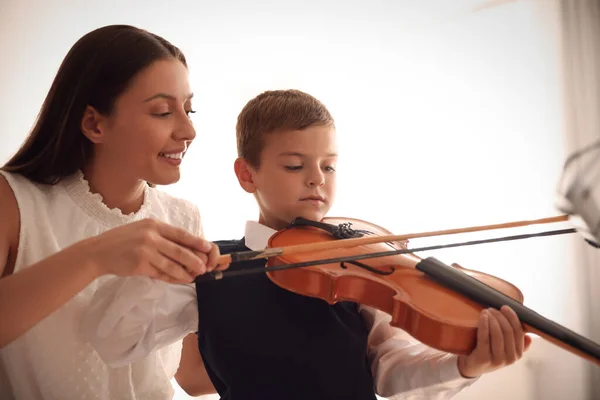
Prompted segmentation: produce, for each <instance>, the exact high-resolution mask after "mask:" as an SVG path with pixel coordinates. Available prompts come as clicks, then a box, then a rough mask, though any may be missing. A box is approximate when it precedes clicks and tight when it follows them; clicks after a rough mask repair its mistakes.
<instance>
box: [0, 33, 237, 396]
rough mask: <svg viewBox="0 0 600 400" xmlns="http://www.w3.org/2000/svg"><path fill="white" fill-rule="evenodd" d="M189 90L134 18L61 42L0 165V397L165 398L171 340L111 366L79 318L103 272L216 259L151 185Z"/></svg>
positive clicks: (151, 272)
mask: <svg viewBox="0 0 600 400" xmlns="http://www.w3.org/2000/svg"><path fill="white" fill-rule="evenodd" d="M191 98H192V93H191V91H190V87H189V82H188V73H187V65H186V60H185V57H184V55H183V54H182V53H181V51H180V50H179V49H178V48H177V47H175V46H173V45H172V44H171V43H169V42H168V41H166V40H165V39H163V38H161V37H159V36H157V35H154V34H152V33H149V32H146V31H144V30H141V29H138V28H135V27H131V26H123V25H118V26H106V27H103V28H100V29H97V30H95V31H92V32H90V33H88V34H86V35H85V36H83V37H82V38H81V39H80V40H79V41H78V42H77V43H75V45H74V46H73V47H72V48H71V50H70V51H69V53H68V54H67V56H66V58H65V59H64V61H63V63H62V65H61V66H60V68H59V70H58V73H57V75H56V77H55V79H54V82H53V83H52V86H51V88H50V91H49V93H48V95H47V97H46V99H45V101H44V104H43V105H42V108H41V111H40V114H39V117H38V120H37V122H36V124H35V126H34V127H33V129H32V131H31V133H30V135H29V137H28V138H27V139H26V141H25V143H24V144H23V146H22V147H21V149H20V150H19V151H18V152H17V153H16V154H15V155H14V156H13V157H12V158H11V159H10V160H9V161H8V162H7V163H6V164H5V165H4V167H3V168H2V169H1V170H0V221H3V222H2V223H1V224H0V273H1V276H2V278H1V279H0V397H1V398H2V399H10V398H16V399H28V400H36V399H61V400H66V399H78V400H80V399H85V398H90V399H91V398H98V399H117V398H118V399H140V398H144V399H149V398H152V399H167V398H171V397H172V395H173V389H172V387H171V384H170V380H171V378H172V377H173V376H174V374H175V372H176V370H177V367H178V365H179V358H180V354H181V342H178V343H176V344H175V345H173V346H169V347H166V348H164V349H160V350H157V351H155V352H153V353H151V354H150V355H149V356H148V357H145V358H143V359H142V360H141V361H139V362H136V363H133V364H129V365H124V366H121V367H119V368H114V369H111V368H108V367H107V366H106V365H105V364H104V363H103V362H102V360H101V359H100V358H99V357H98V355H97V354H96V353H95V352H94V351H93V349H92V348H91V347H90V346H89V344H87V343H86V342H85V341H84V340H83V339H82V338H81V336H80V335H79V332H78V327H79V325H80V323H79V318H80V315H81V314H82V312H83V311H84V310H85V309H86V306H87V304H88V301H89V299H90V297H91V296H92V295H93V293H94V292H95V291H96V290H97V289H98V288H99V287H100V286H101V285H102V284H103V282H105V281H106V280H107V279H111V278H110V276H109V275H118V276H131V275H143V276H147V277H152V278H159V279H161V280H163V281H166V282H169V283H188V282H191V281H192V280H193V278H194V277H195V276H197V275H198V274H202V273H204V272H206V271H207V270H208V271H211V270H213V269H214V268H215V266H216V259H217V258H218V256H219V251H218V248H217V247H216V246H214V245H212V244H211V243H210V242H207V241H205V240H203V239H201V238H200V236H201V222H200V215H199V212H198V209H197V208H196V207H195V206H193V205H192V204H190V203H189V202H187V201H184V200H181V199H176V198H173V197H171V196H169V195H167V194H166V193H164V192H161V191H159V190H157V189H156V188H154V185H167V184H171V183H174V182H176V181H177V180H178V179H179V173H180V171H179V165H180V164H181V162H182V159H183V157H184V155H185V152H186V150H187V148H188V147H189V145H190V143H191V142H192V140H193V139H194V137H195V131H194V128H193V126H192V123H191V121H190V119H189V114H190V113H191V112H193V110H192V105H191ZM222 267H226V266H222ZM222 267H220V268H222ZM148 279H150V278H148Z"/></svg>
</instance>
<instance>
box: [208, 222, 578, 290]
mask: <svg viewBox="0 0 600 400" xmlns="http://www.w3.org/2000/svg"><path fill="white" fill-rule="evenodd" d="M575 232H576V229H575V228H569V229H558V230H552V231H544V232H537V233H526V234H520V235H512V236H503V237H498V238H490V239H479V240H470V241H466V242H456V243H448V244H439V245H432V246H423V247H416V248H413V249H401V250H390V251H383V252H376V253H369V254H358V255H354V256H345V257H335V258H327V259H321V260H313V261H303V262H299V263H292V264H285V265H275V266H270V267H266V268H265V267H260V268H248V269H242V270H236V271H212V272H208V273H206V274H204V275H199V276H198V277H197V278H196V281H210V280H219V279H223V278H225V277H236V276H244V275H252V274H257V273H263V272H268V271H281V270H286V269H293V268H301V267H309V266H312V265H321V264H333V263H339V262H347V261H356V260H364V259H369V258H379V257H387V256H393V255H398V254H412V253H417V252H423V251H431V250H440V249H447V248H452V247H462V246H473V245H476V244H485V243H496V242H505V241H513V240H521V239H529V238H534V237H543V236H555V235H564V234H567V233H575Z"/></svg>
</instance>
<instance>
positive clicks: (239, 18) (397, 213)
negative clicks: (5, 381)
mask: <svg viewBox="0 0 600 400" xmlns="http://www.w3.org/2000/svg"><path fill="white" fill-rule="evenodd" d="M121 3H122V2H120V1H115V0H105V1H102V2H100V1H92V0H86V1H85V2H73V1H66V0H54V1H52V2H45V1H41V0H27V1H18V0H2V2H1V3H0V54H2V62H1V63H0V87H2V92H1V94H0V120H1V121H2V122H3V127H4V128H3V129H4V130H3V132H2V133H0V161H4V160H6V159H7V158H8V157H9V156H10V154H12V152H14V151H15V150H16V148H17V147H18V145H19V144H20V142H21V141H22V140H23V139H24V137H25V135H26V133H27V131H28V129H29V128H30V126H31V125H32V123H33V120H34V118H35V116H36V114H37V111H38V109H39V106H40V105H41V102H42V100H43V98H44V96H45V93H46V91H47V90H48V88H49V85H50V82H51V80H52V78H53V76H54V74H55V72H56V69H57V68H58V65H59V63H60V61H61V60H62V58H63V57H64V55H65V54H66V52H67V51H68V49H69V47H70V46H71V45H72V44H73V43H74V42H75V40H77V39H78V38H79V37H80V36H81V35H82V34H84V33H86V32H88V31H90V30H92V29H94V28H96V27H98V26H101V25H106V24H113V23H128V24H133V25H137V26H140V27H143V28H146V29H148V30H151V31H154V32H156V33H158V34H161V35H164V36H165V37H166V38H167V39H169V40H171V41H172V42H173V43H175V44H176V45H178V46H180V47H181V48H182V49H183V50H184V52H185V53H186V56H187V58H188V60H189V64H190V71H191V75H192V80H193V82H192V83H193V86H194V90H195V92H196V94H197V96H196V98H195V108H196V109H197V110H198V113H197V114H195V123H196V126H197V129H198V134H199V136H198V138H197V139H196V142H195V144H194V146H193V147H192V149H191V150H190V152H189V154H188V156H187V158H186V160H185V163H184V166H183V169H184V178H183V179H182V181H181V182H180V183H178V184H177V185H174V186H173V187H169V188H167V190H169V191H170V192H172V193H175V194H178V195H181V196H183V197H187V198H189V199H192V200H193V201H195V202H197V203H198V204H199V205H200V207H201V210H202V212H203V215H204V217H203V218H204V225H205V230H206V232H207V235H208V236H209V238H210V239H218V238H237V237H240V236H241V235H242V233H243V221H244V220H245V219H249V218H255V217H256V214H257V211H256V207H255V205H254V203H253V200H252V198H251V197H248V196H246V195H245V193H244V192H243V191H242V190H241V189H239V187H238V186H237V182H236V180H235V177H234V174H233V166H232V163H233V160H234V158H235V137H234V135H235V133H234V127H235V119H236V117H237V114H238V112H239V111H240V110H241V108H242V107H243V105H244V104H245V102H246V101H248V100H249V99H250V98H252V97H253V96H255V95H256V94H258V93H259V92H260V91H263V90H267V89H275V88H298V89H301V90H305V91H308V92H310V93H312V94H313V95H315V96H317V97H318V98H320V99H321V100H322V101H324V102H325V103H326V104H327V105H328V107H329V108H330V110H331V112H332V113H333V114H334V117H335V118H336V120H337V126H338V131H339V140H340V150H341V152H342V159H341V161H340V163H339V166H338V171H339V172H338V174H339V183H340V188H339V194H338V203H337V204H336V205H335V206H334V209H333V210H332V215H338V216H348V217H356V218H361V219H364V220H367V221H371V222H374V223H377V224H379V225H382V226H384V227H386V228H388V229H389V230H391V231H393V232H396V233H407V232H414V231H424V230H434V229H443V228H451V227H460V226H469V225H479V224H488V223H497V222H505V221H509V220H519V219H533V218H540V217H545V216H552V215H556V214H557V211H556V209H555V208H554V194H555V186H556V183H557V181H558V177H559V175H560V168H561V166H562V162H563V159H564V154H563V145H562V142H563V140H562V114H561V113H562V110H561V100H560V97H559V95H560V90H559V73H558V69H557V60H556V59H555V57H556V50H555V45H554V43H553V41H552V39H553V38H552V36H551V34H550V33H549V31H548V29H549V28H548V26H547V24H546V23H545V21H541V19H540V16H539V14H538V13H537V10H536V7H535V4H534V3H533V2H531V1H518V2H512V3H510V2H508V3H507V5H505V6H501V7H495V8H492V9H488V10H486V11H482V12H479V13H470V12H469V7H471V6H472V5H474V4H477V3H481V1H476V0H460V1H456V0H454V1H452V2H448V1H445V0H439V1H431V0H429V1H420V2H417V1H406V0H404V1H392V0H389V1H382V0H371V1H369V2H364V1H363V2H360V1H356V0H353V1H343V2H342V1H339V2H333V1H316V0H311V1H309V2H303V5H302V6H300V5H299V4H300V3H298V2H275V1H266V0H261V1H253V2H242V1H237V2H234V1H220V2H218V3H217V2H212V3H209V2H206V1H194V2H192V1H188V2H185V1H171V2H163V1H161V2H158V1H143V2H142V1H131V2H127V3H126V4H127V5H123V4H125V3H123V4H121ZM219 182H220V183H219ZM232 196H233V197H237V198H238V199H236V204H237V207H235V208H234V209H225V208H224V207H223V198H225V197H232ZM544 228H547V227H539V229H544ZM521 231H522V230H521ZM521 231H520V232H521ZM509 233H514V232H501V234H509ZM476 236H477V235H469V236H468V237H469V238H473V237H476ZM488 236H489V235H488ZM478 237H481V235H480V236H478ZM452 239H460V240H462V239H464V237H460V238H458V237H457V238H452ZM436 240H438V239H436ZM444 240H450V238H449V239H444ZM574 240H575V239H573V238H572V237H554V238H544V239H530V240H527V241H520V242H508V243H500V244H487V245H482V246H478V247H463V248H458V249H454V250H446V251H438V252H432V253H430V254H431V255H434V256H437V257H438V258H440V259H441V260H443V261H445V262H447V263H451V262H459V263H460V264H462V265H463V266H465V267H468V268H473V269H477V270H481V271H484V272H487V273H490V274H493V275H497V276H499V277H502V278H504V279H506V280H508V281H511V282H513V283H514V284H516V285H517V286H518V287H519V288H521V290H522V291H523V293H524V294H525V299H526V305H528V306H529V307H531V308H533V309H535V310H536V311H538V312H540V313H541V314H543V315H545V316H547V317H548V318H550V319H553V320H555V321H556V322H558V323H560V324H563V325H565V326H568V327H570V328H571V329H573V330H575V331H577V332H581V333H583V334H587V333H588V332H586V323H585V315H584V314H583V313H582V312H581V311H579V310H581V306H582V304H581V296H580V292H581V290H580V288H581V284H582V283H581V282H580V281H579V278H578V276H577V274H575V273H573V270H572V268H571V264H572V262H573V259H574V254H573V251H572V245H573V241H574ZM433 242H434V241H432V240H427V241H425V240H422V241H417V240H415V241H414V243H413V245H418V244H422V243H433ZM427 255H429V254H427ZM423 256H426V254H423ZM545 350H547V351H548V352H547V353H546V355H542V354H541V353H542V352H543V351H545ZM584 366H585V364H584V363H583V362H582V361H581V360H580V359H579V358H576V357H575V356H571V355H570V354H569V353H566V352H564V351H562V350H557V349H556V348H555V347H554V346H549V345H548V344H547V343H546V342H544V341H536V343H535V345H534V347H533V349H532V350H531V351H530V354H529V355H528V357H527V359H526V360H524V361H523V362H522V363H519V364H517V365H515V366H513V367H511V368H507V369H505V370H503V371H500V372H497V373H495V374H491V375H489V376H486V377H484V378H482V379H481V380H480V382H478V383H477V384H476V385H474V386H473V387H472V388H470V389H468V390H466V391H465V392H464V393H463V394H461V395H460V396H458V397H459V398H461V399H475V398H481V397H483V396H486V398H488V399H506V398H514V399H541V398H543V399H548V400H553V399H563V398H567V397H570V398H577V399H585V398H586V397H585V396H586V393H587V389H586V388H587V384H586V381H585V379H586V375H585V373H584ZM494 390H496V391H499V392H497V393H496V394H495V395H492V394H491V391H494ZM181 398H183V396H182V397H181Z"/></svg>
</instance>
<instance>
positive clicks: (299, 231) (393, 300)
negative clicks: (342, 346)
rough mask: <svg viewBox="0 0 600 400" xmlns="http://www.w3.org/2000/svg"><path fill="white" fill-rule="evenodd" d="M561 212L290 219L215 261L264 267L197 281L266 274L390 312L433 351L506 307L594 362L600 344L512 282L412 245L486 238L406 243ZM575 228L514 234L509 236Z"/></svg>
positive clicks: (450, 345) (458, 349)
mask: <svg viewBox="0 0 600 400" xmlns="http://www.w3.org/2000/svg"><path fill="white" fill-rule="evenodd" d="M566 219H567V216H560V217H552V218H546V219H541V220H535V221H520V222H514V223H506V224H497V225H487V226H483V227H472V228H462V229H452V230H446V231H435V232H425V233H420V234H409V235H392V234H391V232H389V231H388V230H386V229H384V228H382V227H380V226H378V225H375V224H373V223H370V222H366V221H362V220H359V219H350V218H333V217H327V218H324V219H323V220H322V221H320V222H316V221H310V220H305V219H302V218H297V219H296V220H295V221H294V222H293V223H292V224H291V225H290V226H288V227H287V228H285V229H282V230H280V231H277V232H276V233H275V234H273V235H272V236H271V237H270V239H269V242H268V246H267V248H266V249H264V250H262V251H245V252H238V253H231V254H227V255H223V256H221V259H220V260H219V263H220V264H226V263H235V262H239V261H244V260H249V259H256V258H267V259H268V261H267V262H266V267H265V268H259V269H245V270H237V271H213V272H211V273H208V274H205V275H204V276H203V277H201V279H202V280H210V279H223V278H225V277H227V276H238V275H246V274H252V273H266V274H267V276H268V278H269V279H270V280H271V281H272V282H273V283H274V284H276V285H277V286H279V287H281V288H283V289H286V290H289V291H291V292H294V293H296V294H299V295H303V296H309V297H314V298H319V299H322V300H324V301H326V302H328V303H329V304H334V303H336V302H339V301H351V302H356V303H360V304H364V305H368V306H371V307H374V308H376V309H378V310H381V311H383V312H385V313H387V314H389V315H391V317H392V318H391V322H390V324H391V325H392V326H395V327H398V328H401V329H403V330H404V331H406V332H407V333H409V334H410V335H411V336H413V337H414V338H415V339H417V340H419V341H420V342H422V343H424V344H426V345H428V346H430V347H433V348H435V349H438V350H440V351H444V352H448V353H453V354H459V355H467V354H470V353H471V351H472V350H473V349H474V348H475V346H476V340H477V326H478V322H479V315H480V312H481V311H482V310H483V309H485V308H490V307H493V308H496V309H500V308H501V307H502V306H503V305H508V306H510V307H511V308H512V309H513V310H514V311H515V313H516V314H517V315H518V317H519V319H520V321H521V323H522V325H523V329H524V331H525V332H526V333H532V334H536V335H538V336H540V337H542V338H544V339H546V340H548V341H549V342H551V343H553V344H555V345H557V346H560V347H561V348H563V349H565V350H567V351H569V352H571V353H573V354H575V355H577V356H580V357H583V358H585V359H587V360H589V361H591V362H593V363H595V364H596V365H600V345H599V344H597V343H594V342H593V341H591V340H589V339H587V338H585V337H583V336H581V335H579V334H577V333H575V332H573V331H571V330H569V329H567V328H565V327H563V326H561V325H559V324H557V323H555V322H553V321H551V320H549V319H547V318H545V317H543V316H541V315H539V314H538V313H536V312H535V311H533V310H531V309H530V308H528V307H526V306H524V305H523V300H524V296H523V293H522V292H521V291H520V290H519V288H517V287H516V286H515V285H513V284H511V283H510V282H507V281H505V280H503V279H500V278H498V277H495V276H493V275H490V274H486V273H483V272H478V271H475V270H471V269H467V268H463V267H462V266H460V265H458V264H456V263H454V264H452V265H451V266H449V265H446V264H444V263H442V262H441V261H439V260H437V259H436V258H434V257H427V258H421V257H418V256H416V255H415V254H414V252H416V251H423V250H431V249H435V248H443V247H450V246H456V245H470V244H477V243H484V242H490V241H494V239H485V240H482V241H471V242H465V243H461V244H454V245H445V246H444V245H442V246H430V247H427V248H420V249H409V248H408V239H410V238H413V237H426V236H435V235H443V234H454V233H460V232H474V231H479V230H486V229H500V228H505V227H514V226H524V225H530V224H534V223H549V222H557V221H564V220H566ZM574 231H575V230H574V229H565V230H557V231H551V232H543V233H541V234H528V235H517V236H512V237H505V238H501V239H498V240H513V239H522V238H526V237H534V236H544V235H551V234H562V233H572V232H574Z"/></svg>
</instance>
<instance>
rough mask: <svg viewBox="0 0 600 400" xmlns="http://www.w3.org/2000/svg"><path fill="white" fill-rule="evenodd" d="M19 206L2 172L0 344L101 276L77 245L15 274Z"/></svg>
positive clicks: (0, 207)
mask: <svg viewBox="0 0 600 400" xmlns="http://www.w3.org/2000/svg"><path fill="white" fill-rule="evenodd" d="M19 220H20V218H19V209H18V206H17V201H16V199H15V197H14V194H13V192H12V190H11V188H10V186H9V185H8V182H7V181H6V179H5V178H4V177H3V176H1V175H0V221H2V222H1V223H0V272H1V274H0V275H1V276H2V278H1V279H0V327H1V328H0V348H3V347H4V346H6V345H7V344H9V343H10V342H12V341H13V340H15V339H16V338H18V337H19V336H21V335H22V334H24V333H25V332H27V331H28V330H29V329H31V328H32V327H33V326H34V325H35V324H37V323H38V322H39V321H41V320H42V319H43V318H45V317H46V316H48V315H50V314H51V313H52V312H53V311H55V310H56V309H58V308H59V307H60V306H62V305H63V304H64V303H66V302H67V301H68V300H69V299H71V298H72V297H73V296H75V295H76V294H77V293H78V292H79V291H80V290H82V289H83V288H85V287H86V286H87V285H88V284H89V283H90V282H92V281H93V280H94V279H95V278H97V277H98V276H99V275H100V273H99V269H98V268H97V267H96V266H95V265H94V264H93V263H92V262H90V261H89V260H87V259H85V257H82V255H81V253H80V252H78V251H76V250H75V249H74V248H68V249H66V250H65V251H62V252H60V253H57V254H55V255H53V256H51V257H48V258H46V259H44V260H43V261H40V262H39V263H37V264H35V265H32V266H31V267H30V268H26V269H24V270H23V271H19V272H18V273H15V274H13V273H12V269H13V268H14V262H15V259H16V253H17V247H18V244H19V229H20V226H19V225H20V222H19Z"/></svg>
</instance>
